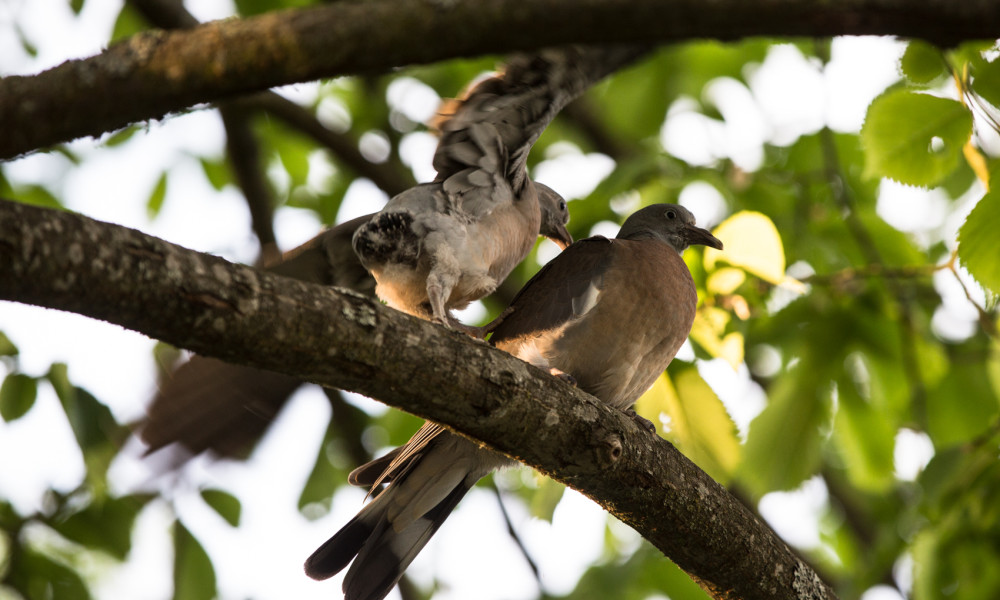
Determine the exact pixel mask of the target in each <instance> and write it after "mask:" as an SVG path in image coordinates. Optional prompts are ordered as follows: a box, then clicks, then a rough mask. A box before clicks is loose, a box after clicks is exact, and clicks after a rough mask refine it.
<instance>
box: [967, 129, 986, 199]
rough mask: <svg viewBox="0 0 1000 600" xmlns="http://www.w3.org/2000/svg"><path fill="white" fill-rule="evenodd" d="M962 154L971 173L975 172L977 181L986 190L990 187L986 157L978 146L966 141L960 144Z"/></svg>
mask: <svg viewBox="0 0 1000 600" xmlns="http://www.w3.org/2000/svg"><path fill="white" fill-rule="evenodd" d="M962 155H963V156H965V162H967V163H968V164H969V167H970V168H971V169H972V171H973V173H975V174H976V178H977V179H979V182H980V183H982V184H983V186H984V187H985V188H986V190H987V191H989V189H990V168H989V165H988V164H986V157H985V156H983V153H982V152H980V151H979V148H976V146H975V145H974V144H973V143H972V141H971V140H970V141H968V142H966V143H965V145H964V146H962Z"/></svg>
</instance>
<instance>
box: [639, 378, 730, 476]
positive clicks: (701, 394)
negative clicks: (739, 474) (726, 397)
mask: <svg viewBox="0 0 1000 600" xmlns="http://www.w3.org/2000/svg"><path fill="white" fill-rule="evenodd" d="M636 410H637V411H638V412H640V413H641V414H644V415H645V416H647V417H650V416H653V417H656V418H655V419H654V422H660V421H662V419H661V418H659V417H660V415H661V414H666V415H667V416H668V417H669V427H668V428H667V431H665V437H666V438H667V439H668V440H670V441H671V442H673V443H674V444H676V445H677V447H678V448H680V450H681V451H682V452H684V454H685V455H686V456H687V457H688V458H690V459H691V460H692V461H694V462H695V463H696V464H697V465H698V466H700V467H701V468H702V469H704V470H705V471H706V472H707V473H708V474H709V475H711V476H712V477H713V478H715V479H716V480H717V481H722V482H725V481H727V480H728V479H729V478H730V477H731V476H732V474H733V471H734V470H735V469H736V466H737V465H738V464H739V462H740V442H739V437H738V433H737V431H736V425H735V424H734V423H733V420H732V419H731V418H730V417H729V413H728V412H726V408H725V406H723V405H722V401H720V400H719V397H718V396H716V395H715V392H714V391H712V388H711V387H709V385H708V384H707V383H705V380H704V379H702V377H701V375H700V374H699V373H698V370H697V369H696V368H694V367H684V368H683V369H682V370H680V372H679V373H677V375H676V376H675V377H674V379H673V381H671V379H670V377H669V376H668V375H667V374H666V373H664V374H663V375H662V376H661V377H660V378H659V379H657V381H656V383H655V384H654V385H653V387H652V388H651V389H650V390H649V391H648V392H646V393H645V394H643V396H642V397H641V398H640V399H639V402H637V403H636Z"/></svg>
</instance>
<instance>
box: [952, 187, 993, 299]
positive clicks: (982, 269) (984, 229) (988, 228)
mask: <svg viewBox="0 0 1000 600" xmlns="http://www.w3.org/2000/svg"><path fill="white" fill-rule="evenodd" d="M997 223H1000V193H997V192H996V191H991V192H988V193H987V194H986V195H985V196H983V197H982V198H981V199H980V200H979V203H978V204H976V206H975V208H973V209H972V212H970V213H969V216H968V217H966V219H965V223H964V224H963V225H962V228H961V229H959V231H958V258H959V260H961V261H962V264H963V265H965V268H966V269H968V270H969V273H971V274H972V276H973V277H975V278H976V281H978V282H979V283H980V285H982V286H983V287H985V288H987V289H989V290H990V291H991V292H993V293H994V294H1000V253H998V252H997V237H996V227H997Z"/></svg>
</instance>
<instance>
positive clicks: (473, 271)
mask: <svg viewBox="0 0 1000 600" xmlns="http://www.w3.org/2000/svg"><path fill="white" fill-rule="evenodd" d="M643 52H645V50H644V49H639V48H636V47H631V46H623V47H617V48H615V47H612V48H583V47H566V48H559V49H552V50H545V51H543V52H541V53H539V54H537V55H530V56H525V55H522V56H517V57H515V58H513V59H511V60H510V61H509V62H508V64H507V69H506V71H505V72H504V73H502V74H501V75H498V76H496V77H491V78H489V79H486V80H484V81H482V82H481V83H479V84H478V85H476V86H475V87H474V88H473V89H472V90H471V91H470V92H469V93H468V95H467V96H466V97H465V99H464V100H463V101H462V102H461V103H460V104H459V105H458V108H457V110H456V112H455V114H454V115H452V116H451V117H450V118H448V119H447V120H446V121H445V122H444V123H443V125H442V126H441V141H440V142H439V144H438V148H437V152H436V153H435V155H434V163H433V164H434V168H435V169H436V170H437V177H435V179H434V181H433V182H431V183H427V184H423V185H418V186H416V187H413V188H411V189H409V190H407V191H405V192H403V193H401V194H399V195H398V196H395V197H393V198H392V199H391V200H389V202H388V204H386V206H385V208H383V209H382V211H381V212H379V213H378V214H377V215H375V217H373V218H372V219H371V221H369V222H368V224H367V225H363V226H362V227H361V228H359V229H358V231H357V233H356V234H355V235H354V250H355V251H356V252H357V254H358V256H359V257H360V258H361V263H362V264H363V265H364V266H365V267H366V268H367V269H368V270H369V271H371V273H372V275H373V276H374V277H375V281H376V282H377V287H376V293H377V294H378V296H379V297H380V298H382V299H383V300H385V301H386V302H387V303H388V304H389V305H390V306H392V307H393V308H396V309H399V310H401V311H404V312H406V313H409V314H411V315H415V316H419V317H423V318H428V319H431V320H434V321H436V322H439V323H442V324H444V325H446V326H457V325H459V323H458V322H457V321H455V320H454V319H453V318H452V317H451V316H450V312H449V311H450V310H451V309H455V308H462V307H464V306H465V305H467V304H468V303H469V302H471V301H472V300H476V299H478V298H482V297H483V296H486V295H488V294H490V293H491V292H493V290H494V289H496V287H497V285H499V284H500V282H502V281H503V280H504V279H505V278H506V277H507V275H509V274H510V272H511V270H512V269H513V268H514V267H515V266H516V265H517V264H518V263H519V262H521V261H522V260H523V259H524V257H525V256H527V254H528V252H529V251H530V250H531V248H532V246H533V245H534V242H535V237H536V235H537V232H538V228H539V224H540V222H539V219H540V213H539V209H538V204H539V201H540V199H543V198H544V197H545V196H547V195H549V194H553V193H554V192H552V191H551V190H549V189H548V188H546V187H545V186H542V185H539V184H537V183H534V182H532V181H531V179H529V177H528V171H527V166H526V165H527V157H528V152H529V151H530V150H531V146H532V145H533V144H534V143H535V141H536V140H537V139H538V137H539V136H540V135H541V133H542V131H543V130H544V129H545V127H546V126H547V125H548V124H549V122H550V121H551V120H552V118H553V117H555V115H556V114H557V113H558V112H559V111H560V110H561V109H562V108H563V107H564V106H565V105H566V104H567V103H568V102H569V101H570V100H572V99H573V98H576V97H577V96H578V95H580V94H581V93H582V92H583V91H584V90H585V89H587V88H588V87H589V86H590V85H592V84H593V83H594V82H596V81H598V80H599V79H601V78H603V77H604V76H605V75H607V74H608V73H611V72H612V71H614V70H615V69H617V68H619V67H621V66H623V65H624V64H627V63H628V62H630V61H632V60H634V59H635V58H636V57H638V56H639V55H641V54H642V53H643Z"/></svg>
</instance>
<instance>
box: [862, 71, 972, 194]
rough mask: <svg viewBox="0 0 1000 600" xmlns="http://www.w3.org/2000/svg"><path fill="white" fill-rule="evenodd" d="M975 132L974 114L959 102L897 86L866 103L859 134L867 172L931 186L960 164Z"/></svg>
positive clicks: (875, 175) (910, 183)
mask: <svg viewBox="0 0 1000 600" xmlns="http://www.w3.org/2000/svg"><path fill="white" fill-rule="evenodd" d="M970 135H972V114H971V113H970V112H969V111H968V109H966V108H965V107H964V106H962V104H961V103H960V102H957V101H955V100H949V99H947V98H937V97H934V96H930V95H927V94H916V93H913V92H910V91H907V90H894V91H891V92H887V93H885V94H883V95H881V96H879V97H878V98H876V99H875V100H874V101H873V102H872V104H871V106H869V107H868V115H867V116H866V117H865V124H864V126H863V127H862V128H861V139H862V141H863V142H864V145H865V171H864V175H865V177H869V178H877V177H889V178H891V179H895V180H896V181H899V182H900V183H905V184H908V185H918V186H931V185H935V184H937V183H940V182H941V181H942V180H943V179H944V178H945V177H946V176H947V175H948V174H949V173H951V171H953V170H954V169H955V167H956V166H958V163H959V160H960V159H961V156H962V146H964V145H965V143H966V142H967V141H968V140H969V136H970Z"/></svg>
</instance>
